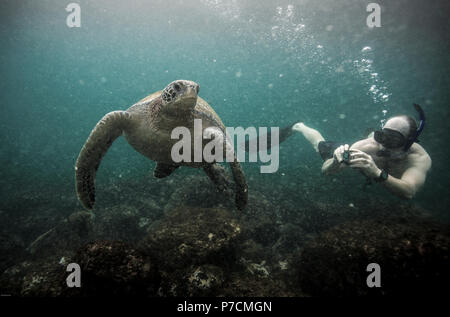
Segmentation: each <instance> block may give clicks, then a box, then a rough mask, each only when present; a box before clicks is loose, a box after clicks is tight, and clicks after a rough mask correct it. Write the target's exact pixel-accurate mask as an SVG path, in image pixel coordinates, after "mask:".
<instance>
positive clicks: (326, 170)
mask: <svg viewBox="0 0 450 317" xmlns="http://www.w3.org/2000/svg"><path fill="white" fill-rule="evenodd" d="M342 167H343V164H341V163H338V162H337V161H336V160H335V159H334V157H333V158H330V159H328V160H326V161H325V162H323V165H322V173H323V174H327V175H331V174H335V173H337V172H339V171H340V170H342Z"/></svg>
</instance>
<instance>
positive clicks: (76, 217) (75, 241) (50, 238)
mask: <svg viewBox="0 0 450 317" xmlns="http://www.w3.org/2000/svg"><path fill="white" fill-rule="evenodd" d="M93 217H94V216H93V214H92V213H90V212H87V211H78V212H74V213H73V214H71V215H70V216H69V217H68V218H67V219H64V220H63V221H62V222H61V223H60V224H59V225H57V226H56V227H54V228H52V229H50V230H49V231H47V232H45V233H43V234H41V235H40V236H39V237H37V238H36V239H35V240H34V241H33V242H32V243H31V244H30V245H29V247H28V248H27V250H28V251H29V252H30V254H32V255H35V256H39V257H47V256H52V255H55V256H63V255H65V256H67V255H70V253H72V252H75V251H76V250H77V249H78V248H79V247H81V246H82V245H83V244H86V243H87V242H88V241H89V240H90V239H92V235H93Z"/></svg>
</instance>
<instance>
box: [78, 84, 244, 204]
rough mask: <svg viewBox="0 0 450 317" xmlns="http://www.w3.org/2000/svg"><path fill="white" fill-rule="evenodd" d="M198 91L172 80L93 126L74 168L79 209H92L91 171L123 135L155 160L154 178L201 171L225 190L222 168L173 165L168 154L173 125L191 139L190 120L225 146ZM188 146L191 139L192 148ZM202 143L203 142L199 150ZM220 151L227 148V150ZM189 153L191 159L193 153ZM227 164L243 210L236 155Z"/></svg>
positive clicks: (201, 164)
mask: <svg viewBox="0 0 450 317" xmlns="http://www.w3.org/2000/svg"><path fill="white" fill-rule="evenodd" d="M198 91H199V85H198V84H197V83H195V82H192V81H187V80H176V81H174V82H172V83H170V84H169V85H168V86H167V87H166V88H164V90H162V91H158V92H155V93H153V94H151V95H149V96H147V97H145V98H144V99H142V100H140V101H139V102H137V103H136V104H134V105H133V106H131V107H130V108H129V109H127V110H126V111H113V112H110V113H108V114H106V115H105V116H104V117H103V118H102V119H101V120H100V121H99V122H98V123H97V125H96V126H95V128H94V129H93V130H92V132H91V134H90V135H89V137H88V139H87V141H86V143H85V144H84V146H83V148H82V149H81V152H80V155H79V156H78V159H77V162H76V165H75V174H76V189H77V194H78V199H79V200H80V201H81V203H82V204H83V206H84V207H86V208H87V209H92V207H93V206H94V202H95V184H94V182H95V174H96V171H97V169H98V167H99V165H100V162H101V160H102V158H103V156H104V155H105V153H106V151H107V150H108V148H109V147H110V146H111V144H112V143H113V142H114V140H115V139H116V138H118V137H119V136H121V135H122V134H123V135H124V136H125V138H126V140H127V141H128V143H129V144H130V145H131V146H132V147H133V148H134V149H135V150H136V151H137V152H139V153H141V154H143V155H144V156H146V157H148V158H149V159H151V160H153V161H156V162H157V165H156V168H155V170H154V172H153V175H154V176H155V177H158V178H163V177H166V176H168V175H170V174H171V173H172V172H173V171H174V170H175V169H176V168H178V167H179V166H190V167H196V168H203V170H204V171H205V172H206V174H207V175H208V176H209V178H210V179H211V180H212V181H213V182H214V183H215V184H216V185H217V187H218V188H219V189H220V190H222V191H224V192H229V189H230V182H229V181H228V179H227V176H226V173H225V169H224V168H223V167H222V166H220V165H218V164H217V163H215V162H212V163H207V162H205V161H204V160H202V161H201V162H194V159H191V163H189V162H181V163H175V162H174V161H173V159H172V156H171V150H172V146H173V145H174V144H175V143H176V142H178V141H179V140H176V139H172V138H171V133H172V130H173V129H174V128H176V127H186V128H188V129H189V130H190V131H191V135H194V133H192V131H193V129H194V119H201V120H202V129H203V131H202V132H209V133H207V134H208V135H211V134H212V135H214V137H222V138H223V140H224V143H227V141H226V140H227V139H226V136H225V126H224V124H223V123H222V121H221V120H220V118H219V116H218V115H217V114H216V113H215V111H214V110H213V109H212V108H211V106H210V105H209V104H208V103H207V102H206V101H205V100H203V99H202V98H200V97H199V96H198ZM205 130H207V131H205ZM192 139H194V138H192ZM193 142H194V140H192V145H193V144H194V143H193ZM205 143H206V141H205V140H203V144H202V148H203V146H204V145H205ZM228 146H229V143H228ZM192 148H194V147H192ZM224 150H225V151H226V150H227V146H225V147H224ZM228 151H229V147H228ZM191 152H192V156H193V155H194V153H193V152H194V151H191ZM229 164H230V167H231V171H232V174H233V177H234V180H235V187H234V189H235V203H236V206H237V208H238V209H239V210H242V209H243V208H244V207H245V206H246V204H247V199H248V193H247V182H246V180H245V175H244V173H243V171H242V168H241V166H240V164H239V162H238V161H237V159H236V156H235V155H234V160H231V161H229Z"/></svg>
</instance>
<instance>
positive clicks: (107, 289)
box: [63, 241, 160, 296]
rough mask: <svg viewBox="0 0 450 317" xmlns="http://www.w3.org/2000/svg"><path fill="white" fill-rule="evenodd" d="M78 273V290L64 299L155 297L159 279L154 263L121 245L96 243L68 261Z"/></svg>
mask: <svg viewBox="0 0 450 317" xmlns="http://www.w3.org/2000/svg"><path fill="white" fill-rule="evenodd" d="M71 261H72V262H75V263H78V264H79V265H80V268H81V272H82V279H81V281H82V287H80V288H71V289H69V288H66V289H65V291H64V294H63V295H65V296H104V295H122V296H155V295H156V291H157V289H158V287H159V282H160V276H159V274H158V271H157V269H156V267H155V264H154V262H153V261H152V260H151V259H150V258H149V257H148V256H147V255H144V254H143V253H142V252H140V251H138V250H136V249H135V248H133V247H131V246H129V245H127V244H125V243H122V242H109V241H98V242H93V243H89V244H87V245H85V246H84V247H82V248H81V249H80V250H78V252H77V253H76V255H75V256H74V257H73V259H72V260H71Z"/></svg>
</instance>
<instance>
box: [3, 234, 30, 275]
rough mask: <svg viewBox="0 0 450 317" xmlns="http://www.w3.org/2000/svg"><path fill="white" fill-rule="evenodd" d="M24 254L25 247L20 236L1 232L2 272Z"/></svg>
mask: <svg viewBox="0 0 450 317" xmlns="http://www.w3.org/2000/svg"><path fill="white" fill-rule="evenodd" d="M24 255H25V247H24V245H23V242H22V241H21V240H20V239H19V237H17V236H16V235H12V234H2V233H0V274H2V272H3V271H4V270H5V269H7V268H8V267H9V266H11V265H13V264H14V263H16V262H17V261H19V260H20V259H21V258H23V256H24Z"/></svg>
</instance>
